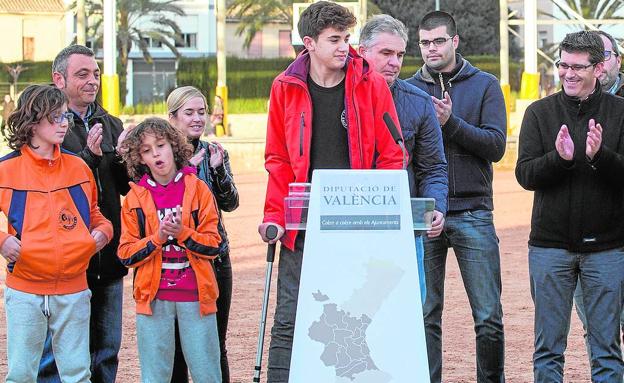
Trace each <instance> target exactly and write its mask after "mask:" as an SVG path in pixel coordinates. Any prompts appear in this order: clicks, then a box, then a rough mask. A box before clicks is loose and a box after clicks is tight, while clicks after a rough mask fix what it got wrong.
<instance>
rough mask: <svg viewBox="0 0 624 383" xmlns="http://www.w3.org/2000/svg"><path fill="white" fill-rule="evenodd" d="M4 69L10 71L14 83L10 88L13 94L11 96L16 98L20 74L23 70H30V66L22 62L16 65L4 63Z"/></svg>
mask: <svg viewBox="0 0 624 383" xmlns="http://www.w3.org/2000/svg"><path fill="white" fill-rule="evenodd" d="M4 69H6V71H7V72H8V73H9V76H11V80H12V83H11V86H10V89H9V93H10V95H11V98H13V99H15V95H16V93H17V80H18V79H19V76H20V74H22V72H23V71H25V70H28V67H27V66H24V65H22V64H17V65H14V66H10V65H7V64H4Z"/></svg>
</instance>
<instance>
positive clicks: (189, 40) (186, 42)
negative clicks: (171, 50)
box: [175, 33, 197, 48]
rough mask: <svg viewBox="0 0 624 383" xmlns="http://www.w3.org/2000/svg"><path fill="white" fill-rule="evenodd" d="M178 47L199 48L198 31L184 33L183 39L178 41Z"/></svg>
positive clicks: (176, 43) (176, 44)
mask: <svg viewBox="0 0 624 383" xmlns="http://www.w3.org/2000/svg"><path fill="white" fill-rule="evenodd" d="M175 46H176V47H177V48H197V33H182V41H176V42H175Z"/></svg>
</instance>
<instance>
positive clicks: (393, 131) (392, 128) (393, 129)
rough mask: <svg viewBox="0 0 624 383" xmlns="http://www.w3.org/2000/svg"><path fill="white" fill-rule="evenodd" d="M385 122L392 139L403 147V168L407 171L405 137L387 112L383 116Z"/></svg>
mask: <svg viewBox="0 0 624 383" xmlns="http://www.w3.org/2000/svg"><path fill="white" fill-rule="evenodd" d="M383 120H384V122H385V123H386V127H387V128H388V131H389V132H390V135H391V136H392V139H393V140H394V142H396V143H397V144H399V146H400V147H401V151H402V152H403V168H402V169H406V168H407V152H406V151H405V144H404V143H403V137H402V136H401V133H399V129H397V126H396V124H395V123H394V121H393V120H392V117H390V113H388V112H385V113H384V115H383Z"/></svg>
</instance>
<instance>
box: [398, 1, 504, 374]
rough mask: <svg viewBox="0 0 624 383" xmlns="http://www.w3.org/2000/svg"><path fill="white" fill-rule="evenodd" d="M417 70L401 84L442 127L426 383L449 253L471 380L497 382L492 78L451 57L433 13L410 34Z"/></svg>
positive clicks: (453, 40)
mask: <svg viewBox="0 0 624 383" xmlns="http://www.w3.org/2000/svg"><path fill="white" fill-rule="evenodd" d="M418 36H419V39H420V41H419V45H420V52H421V54H422V57H423V60H424V62H425V65H424V66H423V67H422V68H421V69H420V70H419V71H418V72H417V73H416V74H415V75H414V76H413V77H412V78H410V79H409V80H408V82H410V83H412V84H414V85H416V86H417V87H419V88H420V89H422V90H424V91H425V92H427V93H428V94H429V95H430V96H431V99H432V101H433V104H434V108H435V112H436V115H437V117H438V121H439V124H440V126H441V127H442V137H443V140H444V152H445V154H446V160H447V162H448V176H449V183H448V184H449V205H448V211H447V214H446V223H445V225H444V230H443V232H442V234H441V235H440V236H439V237H436V238H428V239H427V240H426V241H425V272H426V280H427V300H426V302H425V306H424V309H423V312H424V319H425V335H426V338H427V351H428V357H429V372H430V375H431V381H432V382H433V383H437V382H440V381H441V378H442V327H441V324H442V308H443V305H444V274H445V266H446V256H447V251H448V248H449V247H452V248H453V250H454V253H455V256H456V257H457V262H458V264H459V268H460V271H461V274H462V279H463V282H464V287H465V289H466V293H467V294H468V300H469V301H470V307H471V309H472V316H473V319H474V322H475V332H476V346H477V350H476V356H477V358H476V359H477V379H476V381H477V382H479V383H481V382H504V381H505V372H504V361H505V340H504V333H503V320H502V317H503V309H502V306H501V300H500V296H501V272H500V255H499V249H498V237H497V236H496V231H495V229H494V222H493V217H492V210H493V209H494V205H493V199H492V162H496V161H498V160H500V159H501V158H502V157H503V154H504V153H505V140H506V127H507V116H506V110H505V101H504V98H503V93H502V91H501V89H500V86H499V84H498V80H497V79H496V78H495V77H494V76H492V75H491V74H489V73H485V72H482V71H480V70H479V69H477V68H475V67H473V66H472V65H470V63H469V62H468V61H466V60H465V59H463V58H462V57H461V56H460V55H459V54H457V53H456V52H455V51H456V49H457V47H458V45H459V36H458V34H457V27H456V24H455V20H453V17H452V16H451V15H449V14H448V13H446V12H440V11H435V12H431V13H428V14H427V15H425V16H424V17H423V19H422V20H421V22H420V25H419V28H418Z"/></svg>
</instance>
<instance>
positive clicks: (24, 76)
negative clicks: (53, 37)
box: [0, 61, 52, 83]
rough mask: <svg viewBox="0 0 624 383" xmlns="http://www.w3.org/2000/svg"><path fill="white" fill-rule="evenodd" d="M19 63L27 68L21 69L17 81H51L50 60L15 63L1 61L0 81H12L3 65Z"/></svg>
mask: <svg viewBox="0 0 624 383" xmlns="http://www.w3.org/2000/svg"><path fill="white" fill-rule="evenodd" d="M17 64H21V65H23V66H25V67H26V68H27V69H26V70H25V71H23V72H22V73H21V74H20V76H19V79H18V81H19V82H32V83H51V82H52V61H37V62H33V61H24V62H15V63H6V64H5V63H1V64H0V82H13V79H12V78H11V76H9V72H7V70H6V67H5V65H9V66H15V65H17Z"/></svg>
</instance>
